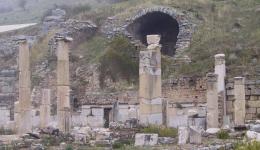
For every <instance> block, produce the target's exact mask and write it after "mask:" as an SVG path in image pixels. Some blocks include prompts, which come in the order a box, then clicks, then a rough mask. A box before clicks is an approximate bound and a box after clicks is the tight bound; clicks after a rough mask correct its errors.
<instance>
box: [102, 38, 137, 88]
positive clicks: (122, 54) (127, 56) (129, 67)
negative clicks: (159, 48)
mask: <svg viewBox="0 0 260 150" xmlns="http://www.w3.org/2000/svg"><path fill="white" fill-rule="evenodd" d="M137 56H138V52H137V50H136V49H135V47H134V45H133V44H131V43H130V41H129V39H127V38H126V37H124V36H117V37H115V38H113V39H112V41H111V42H110V43H109V44H108V48H107V49H106V51H105V53H104V55H103V56H101V57H100V59H99V63H100V66H99V69H98V70H99V72H100V74H99V81H100V87H102V88H104V87H105V86H106V83H105V81H106V79H111V80H112V81H113V82H117V81H119V80H120V79H121V80H125V81H127V82H128V83H129V84H130V83H137V81H138V75H139V74H138V68H139V67H138V64H139V60H138V59H137V58H138V57H137Z"/></svg>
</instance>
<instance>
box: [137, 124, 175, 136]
mask: <svg viewBox="0 0 260 150" xmlns="http://www.w3.org/2000/svg"><path fill="white" fill-rule="evenodd" d="M141 132H143V133H155V134H158V135H159V136H160V137H176V136H177V134H178V130H177V129H175V128H166V127H160V126H149V127H146V128H143V129H142V130H141Z"/></svg>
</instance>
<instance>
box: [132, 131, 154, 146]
mask: <svg viewBox="0 0 260 150" xmlns="http://www.w3.org/2000/svg"><path fill="white" fill-rule="evenodd" d="M157 143H158V134H143V133H137V134H136V135H135V146H154V145H156V144H157Z"/></svg>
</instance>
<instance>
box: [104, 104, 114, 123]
mask: <svg viewBox="0 0 260 150" xmlns="http://www.w3.org/2000/svg"><path fill="white" fill-rule="evenodd" d="M110 121H112V108H104V128H109V123H110Z"/></svg>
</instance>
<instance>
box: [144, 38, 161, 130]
mask: <svg viewBox="0 0 260 150" xmlns="http://www.w3.org/2000/svg"><path fill="white" fill-rule="evenodd" d="M159 42H160V36H159V35H148V36H147V43H148V47H147V50H146V51H140V65H139V84H140V85H139V102H140V116H139V120H140V123H141V124H144V125H148V124H156V125H161V124H162V94H161V93H162V92H161V45H160V44H159Z"/></svg>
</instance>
